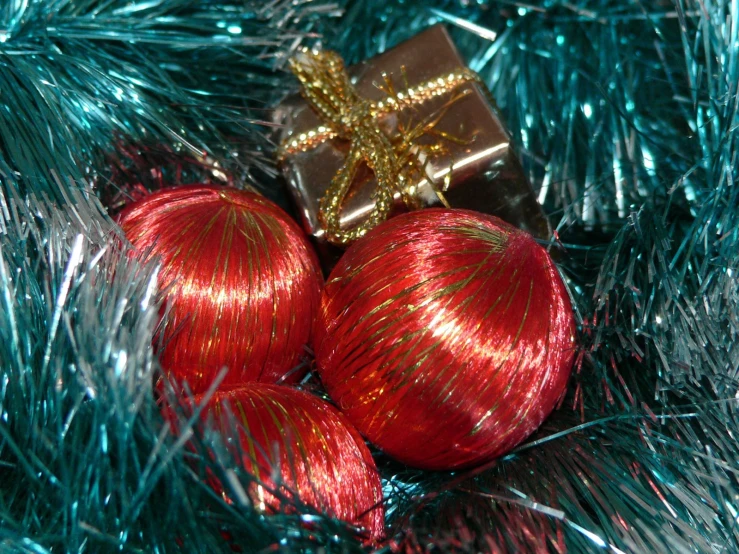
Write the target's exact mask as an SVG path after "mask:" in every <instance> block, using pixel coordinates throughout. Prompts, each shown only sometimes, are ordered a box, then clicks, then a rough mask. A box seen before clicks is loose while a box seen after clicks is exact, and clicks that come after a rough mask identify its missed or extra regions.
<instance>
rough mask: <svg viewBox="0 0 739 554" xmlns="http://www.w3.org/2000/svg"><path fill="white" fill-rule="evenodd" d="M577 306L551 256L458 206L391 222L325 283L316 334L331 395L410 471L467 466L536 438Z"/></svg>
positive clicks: (561, 370) (559, 378)
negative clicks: (409, 467)
mask: <svg viewBox="0 0 739 554" xmlns="http://www.w3.org/2000/svg"><path fill="white" fill-rule="evenodd" d="M574 333H575V325H574V318H573V313H572V307H571V305H570V301H569V298H568V295H567V292H566V290H565V287H564V284H563V283H562V281H561V279H560V276H559V274H558V273H557V270H556V268H555V266H554V263H553V262H552V260H551V258H550V257H549V255H548V254H547V252H546V251H545V250H544V249H543V248H542V247H540V246H539V245H538V244H537V243H536V242H535V241H534V239H533V238H532V237H531V236H530V235H528V234H527V233H524V232H522V231H519V230H518V229H516V228H514V227H512V226H510V225H508V224H506V223H504V222H503V221H501V220H499V219H497V218H495V217H492V216H487V215H483V214H479V213H475V212H470V211H465V210H448V209H428V210H420V211H416V212H411V213H409V214H404V215H401V216H398V217H396V218H393V219H391V220H389V221H387V222H385V223H383V224H381V225H380V226H378V227H376V228H375V229H373V230H372V231H370V232H369V233H368V234H367V235H366V236H365V237H364V238H362V239H361V240H359V241H357V242H356V243H355V244H354V245H352V246H351V247H350V248H349V249H348V250H347V252H346V253H345V254H344V256H343V257H342V258H341V260H340V261H339V263H338V265H337V266H336V267H335V268H334V270H333V272H332V273H331V276H330V277H329V280H328V282H327V283H326V287H325V289H324V294H323V297H322V301H321V308H320V310H319V315H318V318H317V321H316V327H315V331H314V336H315V340H314V343H315V350H316V361H317V364H318V370H319V373H320V375H321V378H322V380H323V383H324V384H325V386H326V389H327V390H328V392H329V394H330V395H331V397H332V398H333V400H334V401H335V402H336V403H337V405H338V406H339V408H340V409H341V410H342V411H343V412H344V413H345V414H346V415H347V417H348V418H349V420H350V421H351V422H352V423H354V425H355V426H356V427H357V429H359V430H360V431H361V432H362V434H364V436H365V437H367V438H368V439H369V440H370V441H371V442H373V443H374V444H376V445H377V446H378V447H380V448H381V449H383V450H384V451H385V452H386V453H388V454H389V455H391V456H393V457H394V458H396V459H398V460H400V461H402V462H404V463H406V464H408V465H411V466H416V467H420V468H424V469H453V468H460V467H467V466H473V465H476V464H480V463H482V462H485V461H487V460H491V459H493V458H495V457H497V456H500V455H501V454H504V453H505V452H507V451H509V450H510V449H511V448H513V447H514V446H515V445H517V444H518V443H520V442H521V441H522V440H523V439H525V438H526V437H527V436H528V435H529V434H531V433H532V432H533V431H534V430H535V429H536V428H537V427H538V426H539V425H540V424H541V423H542V421H543V420H544V419H545V418H546V417H547V415H548V414H549V413H550V412H551V411H552V410H553V409H554V407H555V406H556V404H557V402H558V401H559V399H560V398H561V397H562V394H563V393H564V391H565V388H566V385H567V381H568V377H569V375H570V371H571V368H572V363H573V356H574V353H575V345H574Z"/></svg>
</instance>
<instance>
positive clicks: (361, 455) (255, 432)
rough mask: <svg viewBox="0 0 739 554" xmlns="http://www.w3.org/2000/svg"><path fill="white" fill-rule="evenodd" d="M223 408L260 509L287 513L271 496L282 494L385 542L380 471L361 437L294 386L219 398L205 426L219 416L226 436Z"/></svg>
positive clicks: (253, 388) (254, 386)
mask: <svg viewBox="0 0 739 554" xmlns="http://www.w3.org/2000/svg"><path fill="white" fill-rule="evenodd" d="M196 401H197V399H196ZM224 401H228V404H229V406H230V411H231V414H233V417H235V419H236V422H237V423H238V424H239V425H238V426H237V427H236V428H237V429H238V433H239V436H238V444H239V447H240V448H239V450H238V451H239V452H240V454H241V457H242V463H243V464H244V467H245V469H246V470H247V471H248V472H249V473H251V474H253V475H254V477H255V479H256V481H255V482H254V483H252V485H251V486H250V488H249V491H248V494H249V496H250V497H251V499H252V502H253V503H254V505H255V506H256V507H257V508H260V509H262V510H264V511H267V512H272V511H278V510H280V509H284V508H285V507H284V506H281V503H280V500H278V498H277V497H276V496H275V495H274V494H272V491H278V492H279V493H280V494H281V495H282V496H283V497H286V498H294V497H295V496H297V498H298V499H299V500H300V501H301V502H302V503H304V504H306V505H309V506H312V507H313V508H315V509H317V510H319V511H320V512H323V513H325V514H327V515H329V516H331V517H335V518H337V519H341V520H343V521H347V522H349V523H352V524H353V525H356V526H359V527H362V528H363V529H365V530H366V533H367V535H368V538H370V539H372V540H377V539H380V538H382V536H383V532H384V510H383V506H382V485H381V482H380V476H379V473H378V471H377V466H376V465H375V462H374V460H373V459H372V456H371V454H370V452H369V449H368V448H367V446H366V445H365V444H364V441H363V439H362V437H361V436H360V435H359V433H358V432H357V431H356V430H355V429H354V428H353V427H352V425H351V424H350V423H349V422H348V421H347V419H346V418H345V417H344V416H343V415H342V414H341V413H339V411H338V410H336V408H334V407H333V406H331V405H330V404H328V403H326V402H324V401H323V400H321V399H319V398H317V397H315V396H313V395H311V394H308V393H306V392H303V391H299V390H296V389H293V388H290V387H284V386H279V385H267V384H262V383H251V384H248V385H243V386H241V387H237V388H234V389H232V390H229V391H220V392H216V394H215V395H214V396H213V397H212V398H211V399H210V401H209V403H208V405H207V407H206V409H205V410H204V411H203V412H202V417H203V419H207V418H208V417H211V416H214V417H215V418H216V423H217V424H218V425H219V426H220V427H221V429H222V430H223V431H224V432H228V431H229V430H233V429H234V425H233V424H232V421H233V420H232V419H230V417H229V416H228V415H227V412H226V411H225V410H224V409H223V404H224ZM275 477H277V482H276V480H275Z"/></svg>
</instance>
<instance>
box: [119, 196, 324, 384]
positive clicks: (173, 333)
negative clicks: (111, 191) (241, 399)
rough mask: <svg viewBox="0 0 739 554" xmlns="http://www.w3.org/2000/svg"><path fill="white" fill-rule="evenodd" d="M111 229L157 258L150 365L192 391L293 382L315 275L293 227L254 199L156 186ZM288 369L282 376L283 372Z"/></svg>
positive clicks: (315, 296) (318, 282) (314, 295)
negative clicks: (158, 332) (159, 310)
mask: <svg viewBox="0 0 739 554" xmlns="http://www.w3.org/2000/svg"><path fill="white" fill-rule="evenodd" d="M119 222H120V225H121V227H122V228H123V230H124V232H125V234H126V237H127V238H128V240H129V241H131V243H132V244H133V245H134V246H135V248H136V250H137V251H138V252H140V253H141V254H142V255H146V256H147V257H149V258H151V257H157V258H159V259H160V260H161V264H162V269H161V272H160V274H159V285H160V287H161V288H162V290H165V291H167V292H166V294H167V296H166V309H167V311H168V317H167V321H166V325H165V326H164V328H163V331H162V336H161V337H160V338H161V344H163V349H162V350H161V352H159V359H160V361H161V363H162V366H163V367H164V369H165V370H166V371H167V372H168V373H169V374H170V375H171V376H172V377H174V378H175V379H176V380H178V381H183V380H186V381H187V382H188V384H189V386H190V387H191V389H192V391H193V392H195V393H197V392H202V391H204V390H205V389H207V387H208V386H209V385H210V384H211V382H212V381H213V379H214V378H215V376H216V374H217V373H218V372H219V371H220V370H221V369H222V368H223V367H224V366H225V367H228V368H229V372H228V374H227V376H226V379H225V381H224V383H223V384H224V385H233V384H239V383H242V382H244V381H263V382H277V381H280V380H283V382H295V381H297V380H299V379H300V378H301V376H302V373H304V372H302V373H301V372H294V371H292V370H293V369H294V368H295V367H296V366H297V365H298V364H299V361H300V356H301V354H302V353H303V348H304V346H305V345H306V344H307V343H308V342H309V339H310V334H311V324H312V321H313V318H314V317H315V313H316V310H317V307H318V302H319V299H320V293H321V287H322V283H323V278H322V276H321V272H320V268H319V265H318V261H317V259H316V256H315V253H314V252H313V250H312V248H311V246H310V245H309V244H308V241H307V239H306V238H305V236H304V235H303V233H302V231H301V230H300V228H299V227H298V226H297V224H295V223H294V222H293V221H292V220H291V219H290V217H289V216H288V215H287V214H286V213H285V212H284V211H283V210H281V209H280V208H279V207H278V206H277V205H276V204H274V203H272V202H270V201H269V200H267V199H265V198H263V197H262V196H260V195H258V194H255V193H252V192H247V191H241V190H236V189H230V188H224V187H219V186H186V187H177V188H172V189H165V190H162V191H159V192H157V193H155V194H152V195H150V196H147V197H145V198H144V199H143V200H141V201H139V202H136V203H135V204H132V205H131V206H129V207H127V208H126V209H125V210H124V211H123V212H122V213H121V216H120V219H119ZM291 371H292V372H291Z"/></svg>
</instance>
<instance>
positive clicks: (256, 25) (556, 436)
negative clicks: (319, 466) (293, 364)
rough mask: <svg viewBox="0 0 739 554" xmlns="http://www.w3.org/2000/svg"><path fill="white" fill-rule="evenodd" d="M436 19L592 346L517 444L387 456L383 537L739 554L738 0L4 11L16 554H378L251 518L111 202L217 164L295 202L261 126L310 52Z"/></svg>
mask: <svg viewBox="0 0 739 554" xmlns="http://www.w3.org/2000/svg"><path fill="white" fill-rule="evenodd" d="M439 21H443V22H445V23H446V24H447V25H448V27H449V28H450V30H451V31H452V34H453V36H454V38H455V40H456V42H457V44H458V46H459V47H460V50H461V52H462V53H463V55H464V56H465V57H466V59H467V60H468V61H469V63H470V66H471V67H472V69H474V70H476V71H478V72H479V73H480V75H481V76H482V77H483V79H484V80H485V81H486V82H487V83H488V85H489V86H490V88H491V90H492V92H493V94H494V95H495V97H496V99H497V101H498V104H499V106H500V108H501V110H502V112H503V114H504V116H505V118H506V120H507V123H508V125H509V127H510V128H511V131H512V133H513V137H514V141H515V143H516V146H517V149H518V151H519V152H520V153H521V156H522V158H523V162H524V165H525V166H526V169H527V171H528V172H529V174H530V176H531V179H532V182H533V183H534V186H535V188H536V189H537V190H538V191H539V198H540V200H541V201H542V202H543V204H544V206H545V208H546V211H547V212H548V213H549V214H550V217H551V219H552V221H553V223H554V224H555V225H556V227H557V237H556V239H557V242H558V243H559V244H560V246H561V247H562V252H561V253H560V254H559V256H558V262H559V264H560V267H561V269H562V272H563V274H564V275H565V278H566V280H567V283H568V286H569V288H570V291H571V294H572V297H573V301H574V304H575V306H576V312H577V319H578V324H579V334H580V345H581V348H580V352H579V355H578V359H577V366H576V374H575V376H574V377H573V380H572V383H571V387H570V393H569V394H568V396H567V398H566V400H565V402H564V404H563V406H562V407H561V408H560V409H559V410H558V411H557V412H555V414H554V415H553V416H552V417H551V418H550V420H549V421H548V422H547V423H546V424H545V426H544V427H543V428H542V429H541V430H540V431H539V432H538V434H537V435H536V436H534V437H533V438H532V439H530V440H529V441H528V442H527V443H526V444H524V445H523V446H521V447H519V448H518V449H517V450H516V451H515V452H513V453H511V454H510V455H508V456H506V457H505V458H503V459H500V460H498V461H497V462H495V463H493V464H490V465H489V466H487V467H485V468H481V469H478V470H475V471H473V472H457V473H454V474H449V473H425V472H421V471H416V470H410V469H407V468H404V467H402V466H399V465H396V464H394V463H393V462H391V461H389V460H386V459H384V458H383V457H382V456H381V455H379V454H378V462H379V464H380V467H381V471H382V475H383V483H384V488H385V496H386V500H385V502H386V509H387V514H388V525H389V527H388V535H389V539H388V541H387V542H386V543H385V544H383V545H380V546H379V547H378V548H379V549H380V550H381V551H384V552H390V551H402V552H422V551H432V552H442V551H443V552H447V551H454V552H480V551H490V552H565V551H567V552H595V551H601V550H603V551H606V552H685V553H687V552H711V553H720V552H725V553H732V552H739V527H738V526H737V518H739V481H738V480H737V472H738V471H739V462H738V461H737V460H739V446H737V433H739V418H738V416H737V409H736V404H737V400H736V398H737V395H738V394H739V374H738V370H739V349H738V348H737V347H735V345H734V343H735V340H736V339H737V333H738V332H739V286H738V285H737V280H736V272H737V271H739V234H738V233H739V197H738V194H737V187H739V182H737V181H736V179H737V178H739V160H738V159H737V156H738V155H739V145H738V144H737V138H739V117H738V109H739V101H738V97H737V92H738V91H737V88H738V87H739V0H642V1H639V0H570V1H565V0H540V1H534V0H532V1H531V2H523V1H521V2H519V1H507V0H434V1H431V0H384V1H378V0H339V1H336V2H331V1H328V0H312V1H311V0H264V1H263V0H4V1H3V2H2V3H1V5H0V252H1V258H0V262H1V263H0V364H1V366H0V550H1V551H3V552H37V553H43V552H105V551H124V552H219V551H223V552H230V551H243V552H265V551H287V552H292V551H299V550H314V551H321V552H351V551H360V550H362V549H363V548H364V547H363V546H362V544H361V541H360V540H359V539H358V538H357V536H356V533H355V531H354V530H353V529H351V528H349V527H348V526H347V525H345V524H342V523H341V522H338V521H333V520H331V519H330V518H326V517H324V516H322V515H321V514H317V513H315V512H312V511H311V510H310V509H309V508H307V507H301V506H298V513H293V514H288V513H285V514H281V515H277V516H272V517H265V516H262V515H259V514H258V513H257V512H255V511H254V510H253V509H252V508H251V507H250V506H249V504H248V502H246V501H245V500H243V501H242V500H240V499H245V495H244V493H243V491H244V489H245V487H246V486H247V485H246V483H247V481H248V480H249V476H248V475H245V474H243V472H240V471H239V470H238V469H237V466H236V464H234V463H233V460H231V459H230V458H229V456H230V455H229V450H228V449H227V448H225V447H224V443H223V438H222V437H220V436H219V435H218V434H217V433H215V432H212V431H209V432H205V433H200V432H193V433H185V434H184V435H183V436H181V437H180V438H177V437H175V436H174V435H173V434H172V432H171V431H170V429H169V427H168V426H167V425H165V424H164V421H163V419H162V416H161V415H160V411H159V408H158V407H157V405H156V403H155V400H154V395H153V391H152V387H153V385H152V382H153V379H152V377H153V376H154V375H156V373H157V372H158V371H159V367H158V363H157V361H156V359H155V357H154V355H153V353H152V348H151V340H152V336H153V335H154V333H155V326H156V325H157V321H158V302H159V296H158V290H157V284H156V283H157V281H156V276H157V268H156V267H155V266H143V267H142V266H139V265H137V264H136V263H135V262H134V261H133V260H132V259H131V258H130V257H129V256H128V255H127V252H126V249H125V246H122V241H120V240H118V239H117V238H116V237H117V236H118V230H117V228H116V226H115V224H114V223H113V219H112V215H113V214H114V213H115V210H116V209H118V207H119V206H120V205H121V203H123V202H125V201H126V199H128V198H135V197H137V195H140V194H141V193H142V192H143V191H145V190H147V189H149V190H151V189H155V188H158V187H161V186H163V185H165V184H178V183H190V182H203V181H209V182H227V183H230V184H232V185H234V186H253V187H256V188H258V189H260V190H261V191H263V192H264V193H265V194H267V195H268V196H270V197H271V198H274V199H277V200H278V201H281V202H283V203H284V204H285V205H286V206H287V203H285V199H284V198H283V196H282V195H283V193H282V188H281V187H282V184H281V182H280V180H279V177H278V176H277V171H276V170H275V167H274V164H273V161H272V160H273V158H274V150H275V144H274V143H273V141H272V139H271V132H272V129H271V128H270V125H269V124H268V123H267V121H268V120H269V111H268V110H269V108H270V106H272V105H274V103H275V102H276V101H278V100H279V98H281V97H282V96H284V95H285V94H287V93H288V92H293V91H295V90H296V87H297V85H296V83H295V82H294V80H293V79H292V77H291V76H290V75H289V73H288V72H287V71H286V60H287V59H288V58H289V56H290V54H291V53H292V52H294V51H295V49H296V48H298V47H299V46H300V45H313V44H317V43H321V44H324V45H326V46H329V47H331V48H333V49H337V50H339V51H340V52H341V53H342V54H343V55H344V56H345V57H346V59H347V61H348V62H349V63H352V62H356V61H358V60H361V59H364V58H366V57H369V56H371V55H373V54H375V53H377V52H380V51H382V50H384V49H386V48H388V47H391V46H392V45H393V44H395V43H397V42H399V41H400V40H402V39H405V38H407V37H410V36H412V35H413V34H414V33H416V32H417V31H418V30H420V29H422V28H424V27H426V26H428V25H429V24H432V23H435V22H439ZM306 363H309V360H308V361H307V362H306ZM314 384H315V383H313V382H312V381H308V382H307V383H306V386H308V387H309V388H310V387H313V386H314ZM188 441H190V442H191V446H186V443H187V442H188ZM206 472H212V473H211V474H215V475H217V476H218V477H219V479H220V481H221V482H222V483H224V484H226V485H227V487H226V488H227V489H228V494H229V497H230V498H232V499H236V500H235V501H234V502H233V503H231V504H227V503H225V502H224V501H223V500H221V499H220V498H219V497H218V496H217V495H216V494H215V493H214V492H213V491H212V490H211V489H210V488H209V487H208V485H207V484H206V480H205V478H204V476H205V475H206Z"/></svg>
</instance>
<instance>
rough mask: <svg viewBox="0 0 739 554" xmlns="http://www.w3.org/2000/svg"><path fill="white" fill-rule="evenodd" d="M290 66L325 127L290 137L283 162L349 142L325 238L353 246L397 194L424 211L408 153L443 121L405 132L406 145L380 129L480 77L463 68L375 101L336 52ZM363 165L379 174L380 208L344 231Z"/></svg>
mask: <svg viewBox="0 0 739 554" xmlns="http://www.w3.org/2000/svg"><path fill="white" fill-rule="evenodd" d="M290 68H291V70H292V72H293V73H294V74H295V76H296V77H297V78H298V80H299V81H300V83H301V86H302V93H303V96H304V97H305V99H306V100H307V101H308V102H309V103H310V104H311V106H312V107H313V109H314V110H315V111H316V112H317V114H318V116H319V117H320V118H321V120H322V121H323V122H324V125H322V126H320V127H318V128H316V129H312V130H310V131H308V132H305V133H301V134H300V135H298V136H294V137H290V138H289V139H288V140H286V141H285V142H284V143H283V144H282V145H281V147H280V153H279V155H280V158H285V157H286V156H288V155H291V154H295V153H297V152H305V151H308V150H310V149H312V148H315V147H316V146H318V145H319V144H322V143H323V142H326V141H328V140H331V139H333V138H340V139H344V140H348V141H349V143H350V147H349V154H348V155H347V158H346V161H345V162H344V165H343V166H342V168H341V169H340V170H339V171H338V172H337V174H336V176H335V177H334V178H333V180H332V181H331V184H330V186H329V187H328V189H327V190H326V193H325V194H324V196H323V198H321V203H320V214H319V218H320V222H321V225H322V226H323V228H324V231H325V233H326V235H325V236H326V239H327V240H328V241H329V242H331V243H334V244H340V245H346V244H349V243H350V242H352V241H354V240H356V239H358V238H359V237H361V236H363V235H364V234H365V233H367V231H369V230H370V229H371V228H373V227H374V226H375V225H377V224H378V223H380V222H382V221H384V220H385V219H387V216H388V214H389V213H390V209H391V207H392V205H393V197H394V194H395V193H396V192H397V193H400V195H401V198H402V199H403V201H404V202H405V204H406V205H407V206H408V207H409V208H411V209H416V208H418V207H420V205H419V201H418V198H417V193H418V190H417V187H416V186H415V183H413V182H412V179H411V171H412V168H413V165H412V164H409V163H407V159H408V154H409V153H412V152H413V151H414V149H416V150H417V141H418V139H419V138H420V137H421V136H423V135H424V134H425V132H426V131H428V130H429V129H430V128H431V127H433V126H434V125H435V123H436V122H437V121H438V119H439V118H438V117H436V118H431V119H428V120H427V121H425V122H424V123H423V124H421V125H418V126H416V127H415V128H414V130H413V131H412V132H409V133H406V135H405V136H403V137H402V140H401V141H398V142H392V141H391V140H390V139H389V138H388V137H387V136H386V135H385V133H383V131H382V129H381V128H380V125H379V119H380V117H381V116H383V115H387V114H389V113H392V112H395V111H399V110H402V109H403V108H405V107H410V106H417V105H419V104H421V103H423V102H425V101H427V100H429V99H431V98H434V97H438V96H442V95H444V94H447V93H449V92H450V91H452V90H454V89H455V88H457V87H458V86H460V85H462V84H465V83H468V82H471V81H472V82H480V78H479V77H478V75H477V74H476V73H474V72H473V71H470V70H469V69H467V68H460V70H459V71H457V72H454V73H450V74H448V75H444V76H440V77H438V78H435V79H431V80H429V81H426V82H424V83H421V84H419V85H417V86H415V87H412V88H407V89H406V90H404V91H401V92H394V91H393V90H392V87H391V86H389V87H388V88H389V94H388V96H387V98H385V99H384V100H382V101H379V102H373V101H372V100H369V99H367V98H363V97H362V96H360V95H359V93H358V92H357V90H356V89H355V87H354V85H352V83H351V81H350V79H349V75H348V74H347V72H346V69H345V67H344V62H343V60H342V59H341V57H340V56H339V55H338V54H337V53H336V52H332V51H328V50H324V51H319V52H316V51H311V50H303V51H301V52H300V53H299V54H298V55H297V56H296V57H294V58H293V59H291V60H290ZM388 84H389V82H388ZM363 163H365V164H367V166H368V167H369V168H370V169H371V170H372V171H373V172H374V175H375V181H376V183H377V188H376V190H375V191H374V195H373V198H374V201H375V206H374V208H373V209H372V211H371V212H370V214H369V215H368V216H367V217H366V219H364V221H363V222H362V223H361V224H359V225H357V226H355V227H354V228H352V229H347V230H345V229H342V228H341V217H340V212H341V206H342V204H343V202H344V199H345V197H346V195H347V193H348V192H349V188H350V187H351V184H352V182H353V181H354V177H355V176H356V172H357V169H359V167H360V166H361V165H362V164H363ZM437 194H438V193H437Z"/></svg>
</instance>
